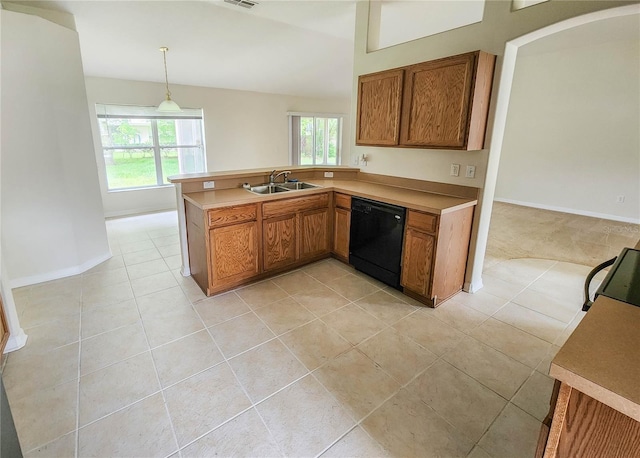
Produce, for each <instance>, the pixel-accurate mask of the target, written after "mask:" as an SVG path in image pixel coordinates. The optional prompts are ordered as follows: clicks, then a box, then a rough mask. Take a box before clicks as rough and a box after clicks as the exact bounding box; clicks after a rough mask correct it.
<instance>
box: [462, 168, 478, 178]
mask: <svg viewBox="0 0 640 458" xmlns="http://www.w3.org/2000/svg"><path fill="white" fill-rule="evenodd" d="M465 177H466V178H475V177H476V166H475V165H468V166H467V174H466V175H465Z"/></svg>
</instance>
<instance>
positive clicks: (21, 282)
mask: <svg viewBox="0 0 640 458" xmlns="http://www.w3.org/2000/svg"><path fill="white" fill-rule="evenodd" d="M112 256H113V255H112V254H111V251H109V252H108V253H104V254H102V255H100V256H97V257H95V258H93V259H90V260H89V261H87V262H84V263H82V264H80V265H79V266H73V267H67V268H66V269H60V270H54V271H53V272H46V273H43V274H38V275H31V276H28V277H21V278H14V279H12V280H10V281H9V284H10V286H11V289H13V288H20V287H22V286H29V285H35V284H37V283H43V282H46V281H51V280H58V279H60V278H66V277H71V276H73V275H78V274H81V273H84V272H86V271H87V270H89V269H91V268H93V267H95V266H97V265H98V264H100V263H102V262H105V261H106V260H107V259H110V258H111V257H112Z"/></svg>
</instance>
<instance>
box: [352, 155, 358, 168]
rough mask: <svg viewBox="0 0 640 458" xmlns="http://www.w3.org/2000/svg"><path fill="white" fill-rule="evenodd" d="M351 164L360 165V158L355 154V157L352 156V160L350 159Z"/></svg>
mask: <svg viewBox="0 0 640 458" xmlns="http://www.w3.org/2000/svg"><path fill="white" fill-rule="evenodd" d="M351 162H352V163H353V165H360V157H359V156H358V155H357V154H356V155H355V156H353V158H352V159H351Z"/></svg>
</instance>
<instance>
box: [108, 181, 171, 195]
mask: <svg viewBox="0 0 640 458" xmlns="http://www.w3.org/2000/svg"><path fill="white" fill-rule="evenodd" d="M165 188H175V185H174V184H173V183H169V184H163V185H161V186H144V187H140V188H122V189H107V193H108V194H111V193H120V192H131V191H148V190H152V189H165Z"/></svg>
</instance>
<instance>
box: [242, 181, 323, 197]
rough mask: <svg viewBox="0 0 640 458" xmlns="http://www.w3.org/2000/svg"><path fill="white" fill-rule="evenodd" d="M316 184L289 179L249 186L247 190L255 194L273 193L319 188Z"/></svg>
mask: <svg viewBox="0 0 640 458" xmlns="http://www.w3.org/2000/svg"><path fill="white" fill-rule="evenodd" d="M320 187H321V186H318V185H317V184H311V183H304V182H300V181H290V182H287V183H278V184H269V183H266V184H261V185H258V186H251V187H250V188H249V191H251V192H253V193H256V194H275V193H277V192H287V191H297V190H301V189H313V188H320Z"/></svg>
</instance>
